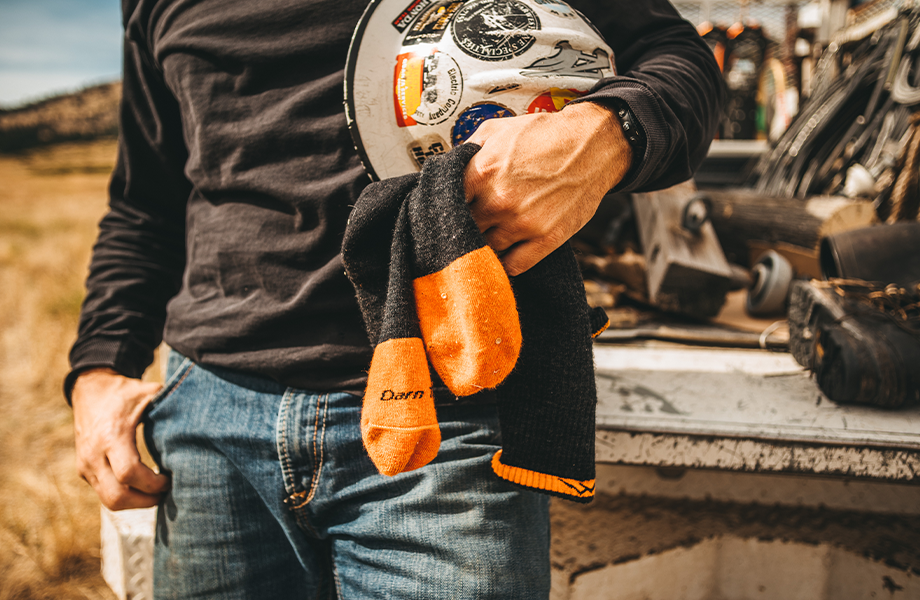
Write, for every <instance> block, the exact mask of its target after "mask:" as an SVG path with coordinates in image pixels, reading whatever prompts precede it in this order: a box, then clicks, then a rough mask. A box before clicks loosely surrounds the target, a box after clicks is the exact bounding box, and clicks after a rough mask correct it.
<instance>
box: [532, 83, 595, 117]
mask: <svg viewBox="0 0 920 600" xmlns="http://www.w3.org/2000/svg"><path fill="white" fill-rule="evenodd" d="M585 93H586V92H579V91H578V90H567V89H562V88H551V89H550V90H549V91H548V92H544V93H542V94H540V95H539V96H537V97H536V98H535V99H534V101H533V102H531V103H530V106H528V107H527V113H528V114H533V113H544V112H557V111H560V110H562V107H563V106H565V105H566V104H568V103H569V102H571V101H572V100H574V99H576V98H580V97H581V96H584V95H585Z"/></svg>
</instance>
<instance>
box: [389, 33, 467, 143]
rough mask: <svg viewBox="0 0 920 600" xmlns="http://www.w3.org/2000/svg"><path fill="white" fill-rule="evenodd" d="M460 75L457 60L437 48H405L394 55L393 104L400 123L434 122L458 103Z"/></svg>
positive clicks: (439, 119)
mask: <svg viewBox="0 0 920 600" xmlns="http://www.w3.org/2000/svg"><path fill="white" fill-rule="evenodd" d="M462 94H463V77H462V76H461V73H460V67H459V66H458V65H457V62H456V61H455V60H454V59H453V58H451V57H450V56H448V55H447V54H444V53H443V52H438V51H437V50H432V51H431V53H430V54H417V53H414V52H407V53H405V54H400V55H399V56H397V57H396V68H395V70H394V71H393V106H394V108H395V110H396V123H397V124H398V125H399V126H400V127H411V126H413V125H419V124H420V125H436V124H438V123H442V122H444V121H446V120H447V119H448V118H450V116H451V115H453V114H454V112H455V111H456V110H457V108H458V107H459V106H460V96H461V95H462Z"/></svg>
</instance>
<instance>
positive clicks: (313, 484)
mask: <svg viewBox="0 0 920 600" xmlns="http://www.w3.org/2000/svg"><path fill="white" fill-rule="evenodd" d="M319 404H320V403H319V402H317V403H316V422H315V423H314V424H313V478H312V480H311V481H310V495H309V496H307V499H306V500H304V501H303V504H301V505H300V506H298V507H297V508H300V507H302V506H305V505H306V504H307V503H308V502H310V500H313V496H315V495H316V488H318V487H319V478H320V475H322V474H323V464H324V462H325V452H324V448H325V441H326V413H327V412H328V411H329V395H328V394H327V395H325V396H323V399H322V404H323V426H322V432H321V433H320V436H319V448H317V447H316V431H317V429H319Z"/></svg>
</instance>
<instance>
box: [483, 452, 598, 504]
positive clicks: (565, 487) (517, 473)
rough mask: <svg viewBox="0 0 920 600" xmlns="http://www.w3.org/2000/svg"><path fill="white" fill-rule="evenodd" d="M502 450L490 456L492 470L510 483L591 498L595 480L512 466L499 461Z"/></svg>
mask: <svg viewBox="0 0 920 600" xmlns="http://www.w3.org/2000/svg"><path fill="white" fill-rule="evenodd" d="M501 456H502V451H501V450H499V451H498V452H496V453H495V455H494V456H493V457H492V470H493V471H495V474H496V475H498V476H499V477H501V478H502V479H506V480H508V481H510V482H511V483H516V484H517V485H521V486H524V487H528V488H533V489H536V490H543V491H546V492H550V493H554V494H558V495H561V496H568V497H574V498H585V499H587V498H593V497H594V488H595V486H596V482H597V480H595V479H589V480H585V481H579V480H577V479H566V478H565V477H557V476H556V475H548V474H546V473H538V472H536V471H530V470H528V469H522V468H521V467H512V466H510V465H506V464H504V463H502V461H501Z"/></svg>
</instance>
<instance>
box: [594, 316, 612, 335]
mask: <svg viewBox="0 0 920 600" xmlns="http://www.w3.org/2000/svg"><path fill="white" fill-rule="evenodd" d="M608 327H610V319H607V321H606V322H605V323H604V324H603V325H601V328H600V329H598V330H597V331H595V332H594V333H592V334H591V337H592V338H596V337H597V336H599V335H600V334H602V333H604V332H605V331H607V328H608Z"/></svg>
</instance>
